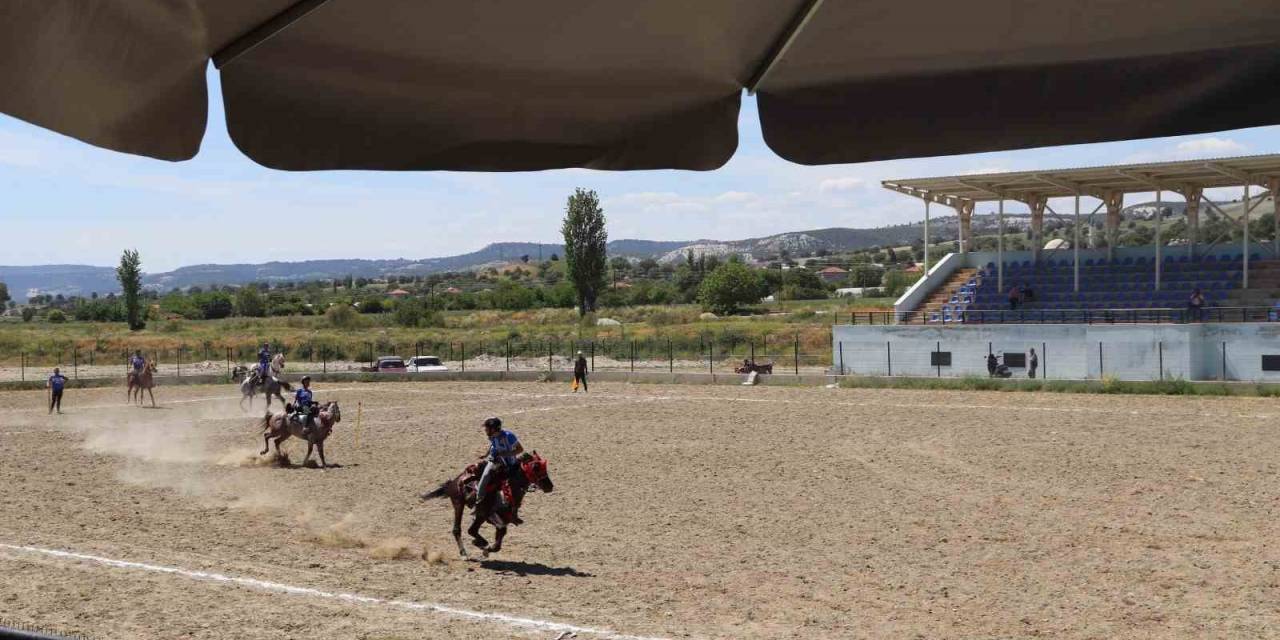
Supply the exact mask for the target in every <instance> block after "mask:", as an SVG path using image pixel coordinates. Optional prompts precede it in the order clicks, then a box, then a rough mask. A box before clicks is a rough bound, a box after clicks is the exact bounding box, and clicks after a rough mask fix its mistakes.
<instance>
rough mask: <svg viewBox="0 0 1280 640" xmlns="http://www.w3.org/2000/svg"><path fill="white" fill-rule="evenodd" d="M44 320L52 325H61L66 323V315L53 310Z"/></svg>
mask: <svg viewBox="0 0 1280 640" xmlns="http://www.w3.org/2000/svg"><path fill="white" fill-rule="evenodd" d="M45 319H46V320H48V321H49V322H52V323H54V324H62V323H64V322H66V321H67V314H65V313H63V312H61V311H59V310H58V309H54V310H53V311H50V312H49V315H48V316H45Z"/></svg>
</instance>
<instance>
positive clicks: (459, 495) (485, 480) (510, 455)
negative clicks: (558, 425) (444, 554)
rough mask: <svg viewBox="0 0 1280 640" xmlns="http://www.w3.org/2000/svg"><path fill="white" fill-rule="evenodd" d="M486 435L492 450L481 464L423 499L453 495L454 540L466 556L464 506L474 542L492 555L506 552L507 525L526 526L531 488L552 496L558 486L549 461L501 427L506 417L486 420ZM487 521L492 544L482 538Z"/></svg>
mask: <svg viewBox="0 0 1280 640" xmlns="http://www.w3.org/2000/svg"><path fill="white" fill-rule="evenodd" d="M484 433H485V436H486V437H487V438H488V440H489V448H488V450H487V451H486V453H485V455H484V456H482V457H481V459H480V460H479V461H478V462H476V463H473V464H471V465H469V466H467V468H466V469H465V470H464V471H463V472H462V473H461V474H459V475H458V476H457V477H455V478H453V479H451V480H446V481H445V482H442V483H441V484H440V485H439V486H438V487H436V488H435V489H433V490H432V491H429V492H427V493H424V494H422V495H421V496H419V497H420V498H422V499H423V500H431V499H433V498H440V497H444V496H448V497H449V499H450V501H451V502H452V503H453V539H454V541H455V542H456V543H457V544H458V553H459V554H461V555H462V557H464V558H465V557H467V551H466V548H465V547H464V546H463V544H462V514H463V510H464V508H465V506H466V505H468V504H470V505H471V507H472V511H471V514H472V523H471V526H470V527H469V528H468V529H467V533H468V534H470V535H471V540H472V543H473V544H475V545H476V546H477V547H479V548H480V549H481V550H482V551H483V552H484V554H485V555H489V554H492V553H497V552H499V551H501V550H502V540H503V538H505V537H506V535H507V526H508V525H519V524H523V523H524V521H523V520H521V519H520V516H519V510H520V504H521V503H522V502H523V501H524V496H525V494H526V493H528V491H529V490H530V489H541V490H542V491H544V492H547V493H550V492H551V491H552V490H553V489H554V488H555V485H554V484H553V483H552V482H551V477H550V476H549V475H548V473H547V462H546V460H543V459H542V457H541V456H539V455H538V452H537V451H534V452H533V453H532V454H530V453H527V452H526V451H525V450H524V445H522V444H521V443H520V439H519V438H517V437H516V434H514V433H512V432H511V431H509V430H507V429H504V428H503V425H502V419H500V418H497V417H493V418H488V419H486V420H485V421H484ZM486 522H488V523H489V524H492V525H493V527H494V530H495V532H496V538H495V540H494V542H493V544H489V541H488V540H485V539H484V537H483V536H481V535H480V527H481V526H483V525H484V524H485V523H486Z"/></svg>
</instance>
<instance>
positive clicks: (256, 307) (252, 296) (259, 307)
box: [236, 285, 267, 318]
mask: <svg viewBox="0 0 1280 640" xmlns="http://www.w3.org/2000/svg"><path fill="white" fill-rule="evenodd" d="M236 313H239V314H240V315H242V316H246V317H250V318H261V317H262V316H265V315H267V304H266V302H264V301H263V300H262V294H261V293H259V292H258V288H257V287H255V286H253V285H245V286H243V287H240V289H239V290H238V291H236Z"/></svg>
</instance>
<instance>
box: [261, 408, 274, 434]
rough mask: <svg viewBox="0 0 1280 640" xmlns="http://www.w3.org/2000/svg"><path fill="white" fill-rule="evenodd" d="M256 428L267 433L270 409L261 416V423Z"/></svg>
mask: <svg viewBox="0 0 1280 640" xmlns="http://www.w3.org/2000/svg"><path fill="white" fill-rule="evenodd" d="M258 426H259V427H260V428H261V429H262V430H263V431H267V430H268V429H270V428H271V410H270V409H267V413H266V414H264V415H263V416H262V422H259V423H258Z"/></svg>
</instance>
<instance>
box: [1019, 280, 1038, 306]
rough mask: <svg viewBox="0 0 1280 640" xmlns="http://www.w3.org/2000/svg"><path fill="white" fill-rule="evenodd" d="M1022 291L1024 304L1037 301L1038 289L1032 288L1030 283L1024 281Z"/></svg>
mask: <svg viewBox="0 0 1280 640" xmlns="http://www.w3.org/2000/svg"><path fill="white" fill-rule="evenodd" d="M1021 293H1022V304H1023V305H1026V304H1029V303H1032V302H1035V301H1036V291H1035V289H1032V288H1031V285H1029V284H1027V283H1025V282H1024V283H1022V292H1021Z"/></svg>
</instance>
